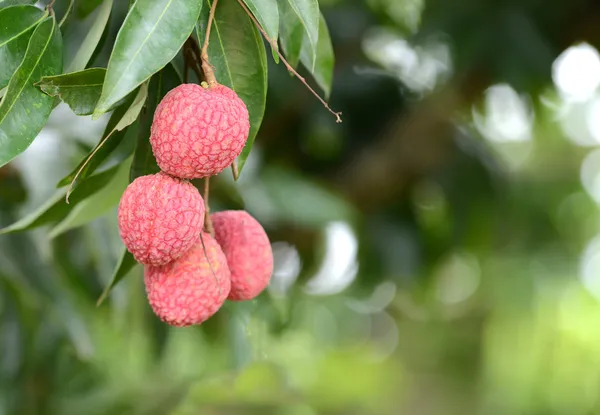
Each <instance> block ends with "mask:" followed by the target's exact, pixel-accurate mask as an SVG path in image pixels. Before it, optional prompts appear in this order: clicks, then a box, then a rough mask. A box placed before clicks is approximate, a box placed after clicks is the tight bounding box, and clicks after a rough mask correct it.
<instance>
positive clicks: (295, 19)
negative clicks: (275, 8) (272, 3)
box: [279, 0, 319, 66]
mask: <svg viewBox="0 0 600 415" xmlns="http://www.w3.org/2000/svg"><path fill="white" fill-rule="evenodd" d="M279 4H280V6H281V8H280V13H281V24H280V26H279V27H280V30H281V37H282V43H283V50H284V51H285V53H286V55H288V54H289V55H288V56H289V60H290V64H292V63H293V66H296V65H297V63H298V56H299V55H300V49H301V47H302V42H303V40H302V39H303V38H304V36H305V35H306V37H307V39H308V49H309V51H308V55H309V56H310V58H311V61H314V60H315V59H316V55H317V42H318V39H319V3H318V2H317V0H282V1H281V2H280V3H279Z"/></svg>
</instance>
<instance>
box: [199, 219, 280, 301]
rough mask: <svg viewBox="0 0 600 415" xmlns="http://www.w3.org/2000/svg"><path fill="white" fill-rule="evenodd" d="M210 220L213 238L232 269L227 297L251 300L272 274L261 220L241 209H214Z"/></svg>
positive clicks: (264, 286)
mask: <svg viewBox="0 0 600 415" xmlns="http://www.w3.org/2000/svg"><path fill="white" fill-rule="evenodd" d="M211 219H212V224H213V227H214V230H215V239H216V240H217V242H218V243H219V244H220V245H221V248H222V249H223V252H224V253H225V256H226V257H227V264H228V265H229V270H230V271H231V292H230V293H229V299H230V300H234V301H242V300H251V299H253V298H254V297H256V296H257V295H258V294H260V293H261V292H262V291H263V290H264V289H265V288H266V287H267V285H269V281H270V280H271V274H272V273H273V251H272V249H271V244H270V242H269V237H268V236H267V234H266V232H265V230H264V229H263V227H262V226H261V225H260V223H258V221H257V220H256V219H254V218H253V217H252V216H250V214H249V213H248V212H246V211H243V210H227V211H223V212H217V213H214V214H212V215H211Z"/></svg>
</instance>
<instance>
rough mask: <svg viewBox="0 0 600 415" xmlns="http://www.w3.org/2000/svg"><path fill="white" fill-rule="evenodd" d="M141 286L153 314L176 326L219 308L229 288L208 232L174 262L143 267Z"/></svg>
mask: <svg viewBox="0 0 600 415" xmlns="http://www.w3.org/2000/svg"><path fill="white" fill-rule="evenodd" d="M205 251H206V252H205ZM144 283H145V285H146V293H147V295H148V301H149V302H150V306H151V307H152V310H153V311H154V313H155V314H156V315H157V316H158V317H159V318H160V319H161V320H162V321H164V322H165V323H167V324H170V325H172V326H177V327H184V326H191V325H194V324H200V323H202V322H204V321H206V320H207V319H208V318H209V317H211V316H212V315H213V314H215V313H216V312H217V311H218V310H219V308H221V306H222V305H223V303H224V302H225V300H226V299H227V295H228V294H229V290H230V287H231V285H230V284H231V281H230V273H229V268H228V267H227V259H226V258H225V254H223V251H222V250H221V247H220V246H219V244H217V242H216V241H215V239H214V238H213V237H212V236H210V234H208V233H202V234H201V238H199V239H197V243H196V245H194V247H193V248H192V249H191V250H189V251H188V252H187V253H186V254H185V255H184V256H182V257H181V258H179V259H178V260H176V261H173V262H171V263H169V264H167V265H163V266H162V267H152V266H146V267H145V269H144Z"/></svg>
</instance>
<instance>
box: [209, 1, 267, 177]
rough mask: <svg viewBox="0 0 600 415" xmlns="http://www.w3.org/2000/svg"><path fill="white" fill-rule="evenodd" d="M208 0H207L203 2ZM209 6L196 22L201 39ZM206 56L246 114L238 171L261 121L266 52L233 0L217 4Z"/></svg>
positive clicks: (257, 35)
mask: <svg viewBox="0 0 600 415" xmlns="http://www.w3.org/2000/svg"><path fill="white" fill-rule="evenodd" d="M211 4H212V1H211V0H208V2H207V5H211ZM208 11H209V8H208V7H205V8H204V10H203V11H202V15H201V16H200V21H199V24H198V38H199V39H204V33H205V29H206V22H207V21H208ZM208 56H209V60H210V63H211V65H213V66H214V68H215V76H216V77H217V81H218V82H219V83H221V84H223V85H226V86H228V87H230V88H232V89H233V90H234V91H235V92H236V93H237V94H238V95H239V97H240V98H241V99H242V100H243V101H244V103H245V104H246V106H247V107H248V112H249V113H250V134H249V136H248V142H247V143H246V146H245V147H244V149H243V150H242V154H241V155H240V156H239V158H238V168H239V170H240V172H241V170H242V168H243V167H244V163H245V162H246V159H247V158H248V155H249V154H250V150H251V149H252V145H253V144H254V138H255V137H256V133H257V132H258V129H259V127H260V124H261V122H262V118H263V115H264V112H265V101H266V96H267V55H266V51H265V46H264V43H263V41H262V39H261V37H260V34H259V33H258V30H257V29H256V27H255V26H254V24H253V23H252V20H250V18H249V17H248V15H246V13H245V12H244V9H242V8H241V7H240V6H239V4H237V2H235V1H224V2H222V3H219V4H218V7H217V8H216V13H215V21H214V23H213V27H212V31H211V33H210V42H209V47H208Z"/></svg>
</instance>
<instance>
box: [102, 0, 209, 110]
mask: <svg viewBox="0 0 600 415" xmlns="http://www.w3.org/2000/svg"><path fill="white" fill-rule="evenodd" d="M201 8H202V2H201V1H198V0H178V1H174V0H137V1H136V2H135V3H134V4H133V7H132V8H131V9H130V10H129V13H128V14H127V17H126V18H125V21H124V22H123V26H121V29H120V30H119V34H118V35H117V39H116V41H115V45H114V48H113V51H112V54H111V56H110V61H109V63H108V70H107V74H106V80H105V82H104V88H103V89H102V95H101V96H100V101H99V102H98V106H97V107H96V111H95V112H94V117H95V118H97V117H98V116H100V115H101V114H103V113H105V112H107V111H109V110H110V108H112V106H113V105H115V104H116V103H117V102H118V101H119V100H120V99H122V98H123V97H125V96H126V95H127V94H129V93H130V92H131V91H133V90H134V89H135V88H136V87H137V86H138V85H140V84H141V83H142V82H144V81H145V80H147V79H148V78H149V77H150V76H152V75H153V74H154V73H156V72H157V71H158V70H160V69H161V68H162V67H164V66H165V65H166V64H167V63H169V61H171V59H173V57H174V56H175V55H176V54H177V51H178V50H179V49H180V48H181V46H182V45H183V43H184V42H185V40H186V39H187V37H188V36H189V35H190V33H191V32H192V31H193V30H194V25H195V23H196V21H197V20H198V15H199V14H200V9H201Z"/></svg>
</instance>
